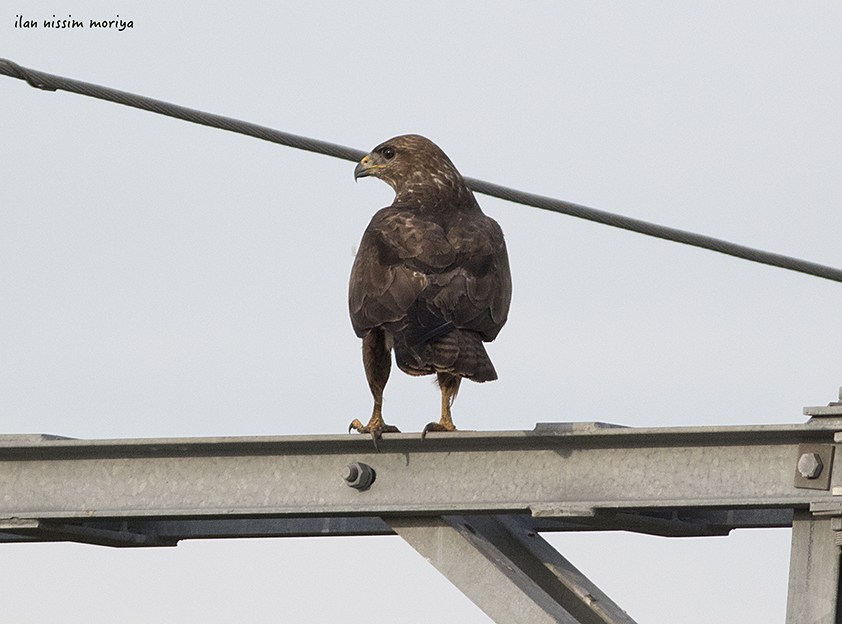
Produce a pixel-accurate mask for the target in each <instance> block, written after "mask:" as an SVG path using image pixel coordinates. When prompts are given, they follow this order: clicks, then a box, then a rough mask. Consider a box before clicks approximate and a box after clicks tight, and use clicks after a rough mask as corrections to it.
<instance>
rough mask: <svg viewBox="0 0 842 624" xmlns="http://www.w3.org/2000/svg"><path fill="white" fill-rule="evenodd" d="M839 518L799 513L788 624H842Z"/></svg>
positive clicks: (795, 522)
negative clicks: (837, 534)
mask: <svg viewBox="0 0 842 624" xmlns="http://www.w3.org/2000/svg"><path fill="white" fill-rule="evenodd" d="M839 520H840V519H839V518H835V517H831V516H814V515H813V514H812V513H810V512H809V511H802V510H796V511H795V514H794V517H793V520H792V551H791V554H790V564H789V591H788V593H787V604H786V624H842V618H840V615H842V614H840V612H839V609H838V600H839V589H840V587H839V580H840V578H839V546H837V545H836V531H834V528H837V527H836V526H835V525H837V524H839Z"/></svg>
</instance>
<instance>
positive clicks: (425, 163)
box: [354, 134, 465, 196]
mask: <svg viewBox="0 0 842 624" xmlns="http://www.w3.org/2000/svg"><path fill="white" fill-rule="evenodd" d="M366 176H374V177H375V178H380V179H381V180H383V181H384V182H386V183H387V184H388V185H389V186H391V187H392V188H393V189H395V193H397V194H398V196H401V195H403V194H404V193H413V192H424V191H428V192H429V193H431V194H441V193H442V192H448V191H449V192H453V191H456V192H457V193H461V192H462V189H463V188H465V183H464V181H463V180H462V176H461V175H459V172H458V171H457V170H456V167H454V166H453V163H452V162H450V159H449V158H448V157H447V155H446V154H445V153H444V152H443V151H441V149H440V148H439V147H438V145H436V144H435V143H433V142H432V141H430V140H429V139H425V138H424V137H422V136H419V135H417V134H405V135H402V136H397V137H395V138H393V139H389V140H388V141H384V142H383V143H381V144H380V145H378V146H377V147H375V148H374V149H373V150H372V151H371V153H370V154H368V155H367V156H366V157H365V158H363V159H362V160H361V161H360V163H359V164H358V165H357V167H356V169H354V179H357V178H364V177H366Z"/></svg>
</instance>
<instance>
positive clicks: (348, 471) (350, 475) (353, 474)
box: [342, 464, 360, 483]
mask: <svg viewBox="0 0 842 624" xmlns="http://www.w3.org/2000/svg"><path fill="white" fill-rule="evenodd" d="M359 473H360V471H359V469H358V468H357V467H356V466H355V465H354V464H348V465H347V466H345V474H343V475H342V478H343V479H345V480H346V481H347V482H348V483H350V482H351V481H353V480H354V479H356V478H357V475H359Z"/></svg>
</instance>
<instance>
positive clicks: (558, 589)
mask: <svg viewBox="0 0 842 624" xmlns="http://www.w3.org/2000/svg"><path fill="white" fill-rule="evenodd" d="M384 520H385V521H386V522H387V524H389V526H391V527H392V529H394V531H395V532H396V533H397V534H398V535H400V536H401V537H402V538H403V539H404V540H406V542H407V543H409V544H410V545H411V546H412V547H413V548H415V550H417V551H418V552H419V553H420V554H421V555H422V556H423V557H424V558H425V559H427V561H429V562H430V563H431V564H433V565H434V566H435V567H436V568H437V569H438V570H439V571H440V572H441V573H442V574H444V575H445V576H446V577H447V578H448V579H449V580H450V581H451V582H452V583H453V584H454V585H456V587H458V588H459V589H460V590H461V591H462V592H463V593H464V594H465V595H466V596H468V598H470V599H471V600H472V601H473V602H474V603H475V604H476V605H477V606H478V607H479V608H480V609H482V610H483V611H484V612H485V613H486V614H487V615H488V616H489V617H490V618H491V619H493V620H494V621H495V622H498V623H499V624H505V623H509V622H511V623H512V624H514V623H518V624H538V623H541V624H543V623H545V622H546V623H550V622H557V623H562V624H634V620H632V619H631V618H630V617H629V616H628V614H627V613H626V612H625V611H623V610H622V609H621V608H620V607H619V606H617V605H616V604H615V603H614V602H613V601H612V600H611V599H610V598H608V596H606V595H605V594H604V593H603V592H602V591H601V590H600V589H599V588H598V587H597V586H596V585H594V584H593V583H592V582H591V581H590V580H588V579H587V577H585V576H584V575H583V574H582V573H581V572H580V571H579V570H577V569H576V568H575V567H574V566H573V565H572V564H571V563H570V562H569V561H568V560H567V559H565V558H564V557H562V556H561V555H560V554H559V553H558V551H556V550H555V549H554V548H553V547H552V546H551V545H550V544H549V543H547V542H546V541H545V540H544V539H543V538H542V537H540V536H539V535H538V534H537V533H536V532H535V531H534V530H532V528H531V527H529V526H528V524H526V523H525V522H524V521H523V520H521V519H520V518H518V517H517V516H514V515H476V516H441V517H428V518H425V517H414V518H410V517H401V518H384Z"/></svg>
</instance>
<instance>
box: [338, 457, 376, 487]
mask: <svg viewBox="0 0 842 624" xmlns="http://www.w3.org/2000/svg"><path fill="white" fill-rule="evenodd" d="M376 476H377V475H375V473H374V468H372V467H371V466H369V465H368V464H363V463H361V462H357V461H355V462H351V463H350V464H348V465H347V466H346V467H345V474H343V475H342V478H343V479H345V483H346V484H348V487H352V488H354V489H355V490H360V491H361V492H362V491H363V490H367V489H368V488H370V487H371V484H372V483H374V479H375V477H376Z"/></svg>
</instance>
